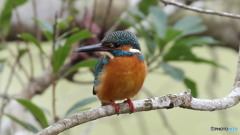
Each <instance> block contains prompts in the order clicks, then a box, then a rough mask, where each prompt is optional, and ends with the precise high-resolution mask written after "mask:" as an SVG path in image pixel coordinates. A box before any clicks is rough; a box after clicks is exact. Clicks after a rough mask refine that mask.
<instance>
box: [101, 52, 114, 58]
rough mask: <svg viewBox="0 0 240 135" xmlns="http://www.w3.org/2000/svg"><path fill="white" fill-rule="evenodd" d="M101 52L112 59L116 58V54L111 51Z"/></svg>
mask: <svg viewBox="0 0 240 135" xmlns="http://www.w3.org/2000/svg"><path fill="white" fill-rule="evenodd" d="M100 54H101V55H103V56H108V57H109V58H110V59H113V58H114V56H113V55H112V54H111V53H110V52H100Z"/></svg>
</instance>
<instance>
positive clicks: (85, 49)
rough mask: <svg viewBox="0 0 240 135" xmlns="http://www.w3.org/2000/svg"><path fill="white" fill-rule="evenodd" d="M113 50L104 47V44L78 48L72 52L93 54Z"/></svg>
mask: <svg viewBox="0 0 240 135" xmlns="http://www.w3.org/2000/svg"><path fill="white" fill-rule="evenodd" d="M108 50H111V48H109V47H106V46H103V44H102V43H99V44H94V45H88V46H84V47H81V48H77V49H74V50H72V52H92V51H108Z"/></svg>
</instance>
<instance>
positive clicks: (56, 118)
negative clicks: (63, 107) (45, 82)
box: [51, 13, 59, 122]
mask: <svg viewBox="0 0 240 135" xmlns="http://www.w3.org/2000/svg"><path fill="white" fill-rule="evenodd" d="M57 19H58V15H57V13H56V14H55V23H54V27H53V28H54V31H53V45H52V59H51V65H52V86H53V89H52V111H53V119H54V122H57V121H58V117H57V113H56V85H57V82H56V74H55V73H54V50H55V44H56V42H57V37H58V33H59V32H58V29H57Z"/></svg>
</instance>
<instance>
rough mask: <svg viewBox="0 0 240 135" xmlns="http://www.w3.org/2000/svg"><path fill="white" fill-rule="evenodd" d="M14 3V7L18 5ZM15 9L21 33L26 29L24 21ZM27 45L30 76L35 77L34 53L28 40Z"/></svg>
mask: <svg viewBox="0 0 240 135" xmlns="http://www.w3.org/2000/svg"><path fill="white" fill-rule="evenodd" d="M12 4H13V6H14V7H16V6H15V3H14V2H13V3H12ZM14 11H15V14H16V18H17V22H18V26H19V30H20V32H21V33H24V31H25V30H24V27H23V25H22V21H21V19H20V16H19V13H18V10H17V9H15V10H14ZM25 45H26V49H27V50H28V51H27V54H28V58H29V62H30V77H31V78H33V76H34V66H33V59H32V54H31V52H30V50H29V44H28V42H27V41H25Z"/></svg>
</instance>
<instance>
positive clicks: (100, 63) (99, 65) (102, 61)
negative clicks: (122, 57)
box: [93, 56, 108, 95]
mask: <svg viewBox="0 0 240 135" xmlns="http://www.w3.org/2000/svg"><path fill="white" fill-rule="evenodd" d="M105 64H108V58H107V57H106V56H104V57H101V58H100V59H99V60H98V62H97V64H96V66H95V72H94V82H93V95H96V92H95V90H94V87H95V86H97V85H98V84H99V79H98V76H99V75H100V74H101V73H102V71H103V67H104V65H105Z"/></svg>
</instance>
